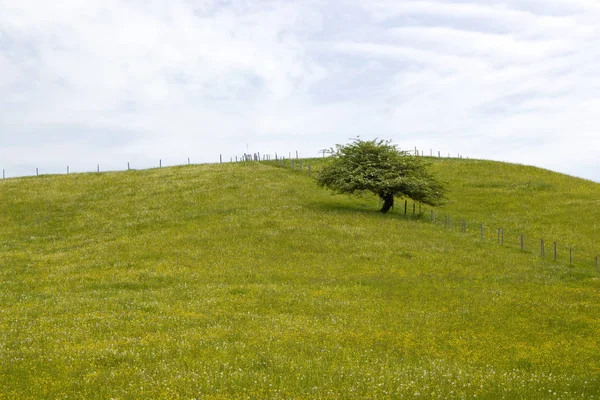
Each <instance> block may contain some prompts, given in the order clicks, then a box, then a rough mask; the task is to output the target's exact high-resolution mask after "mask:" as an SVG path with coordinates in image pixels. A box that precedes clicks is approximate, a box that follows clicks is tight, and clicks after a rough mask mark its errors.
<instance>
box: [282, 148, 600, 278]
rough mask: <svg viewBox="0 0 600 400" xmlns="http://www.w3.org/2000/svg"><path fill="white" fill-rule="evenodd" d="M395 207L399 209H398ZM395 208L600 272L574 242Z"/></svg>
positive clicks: (419, 207)
mask: <svg viewBox="0 0 600 400" xmlns="http://www.w3.org/2000/svg"><path fill="white" fill-rule="evenodd" d="M415 153H416V152H415ZM275 164H276V165H278V166H280V167H282V168H289V169H290V170H291V171H298V172H304V171H306V173H307V174H308V175H309V176H311V175H312V174H313V172H314V171H313V169H312V168H311V165H310V163H307V162H304V163H303V162H302V160H294V159H285V158H280V159H278V160H277V161H276V162H275ZM398 207H401V208H400V209H398ZM396 211H398V212H399V213H401V215H403V217H404V218H406V219H413V220H419V221H422V222H428V223H431V224H433V225H436V226H439V227H441V228H443V229H447V230H449V231H453V232H458V233H460V234H462V235H465V237H470V238H473V239H477V240H481V241H482V242H486V243H489V244H497V245H499V246H502V247H506V248H511V249H515V250H519V251H521V252H523V253H526V254H531V255H532V256H537V257H541V258H544V259H547V260H551V261H554V262H556V263H560V264H565V265H569V266H581V267H588V268H590V267H591V268H595V269H596V272H599V273H600V267H599V256H598V254H599V252H598V251H594V250H591V249H589V248H585V247H583V246H581V245H579V244H577V243H571V244H569V243H565V242H564V241H561V240H557V239H556V238H542V237H539V238H537V237H534V236H532V235H530V234H526V233H524V232H522V231H520V230H519V229H515V228H512V227H506V226H497V225H492V224H491V223H486V222H482V221H473V220H468V219H466V218H462V217H458V216H455V215H454V216H453V215H450V214H448V213H446V214H444V213H442V214H440V213H439V212H436V211H435V210H434V209H430V208H426V207H424V205H423V204H421V203H418V202H409V201H408V200H404V201H400V202H396Z"/></svg>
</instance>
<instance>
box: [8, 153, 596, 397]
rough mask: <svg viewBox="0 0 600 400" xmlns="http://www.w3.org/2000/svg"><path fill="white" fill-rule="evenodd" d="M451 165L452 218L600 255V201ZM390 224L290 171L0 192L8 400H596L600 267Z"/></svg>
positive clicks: (179, 170)
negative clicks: (599, 248) (598, 248)
mask: <svg viewBox="0 0 600 400" xmlns="http://www.w3.org/2000/svg"><path fill="white" fill-rule="evenodd" d="M433 161H434V165H433V168H435V169H436V170H437V171H438V173H439V174H440V175H441V176H442V178H443V179H445V180H446V181H448V185H449V188H450V193H449V197H450V200H451V201H450V202H449V203H448V204H447V205H446V206H444V207H443V208H442V209H440V210H438V211H437V213H438V214H439V215H440V216H441V215H444V214H445V213H447V214H448V215H455V216H458V215H460V217H461V218H465V219H468V220H469V228H471V225H472V224H474V223H475V222H477V223H479V222H485V223H486V224H489V225H490V226H495V225H498V224H501V225H505V226H506V228H507V230H508V228H511V229H514V230H515V232H516V231H518V230H523V231H524V233H525V234H527V235H528V237H529V236H532V237H534V236H536V235H537V236H540V235H544V236H546V235H547V237H548V239H549V240H550V238H552V240H559V241H561V243H562V241H565V243H566V242H568V241H573V242H576V243H577V245H578V246H580V247H584V246H585V247H586V248H589V249H590V251H592V249H594V248H595V246H594V241H595V240H596V238H598V237H599V235H598V233H600V232H599V229H600V227H599V223H598V221H600V215H598V214H599V210H598V207H597V205H598V201H599V200H600V185H598V184H593V183H590V182H587V181H582V180H577V179H574V178H570V177H565V176H562V175H559V174H554V173H550V172H548V171H542V170H538V169H534V168H530V167H523V166H514V165H509V164H501V163H492V162H480V161H474V160H446V159H444V160H433ZM305 168H306V167H305ZM377 209H378V205H377V200H376V199H374V198H373V197H372V196H363V197H348V196H337V195H335V196H334V195H331V194H330V193H328V192H325V191H323V190H321V189H318V188H317V187H316V186H315V185H314V183H313V182H312V180H311V179H310V178H309V177H308V176H307V174H306V171H305V172H304V173H299V172H295V173H293V172H291V171H290V170H288V169H284V168H279V167H276V166H274V163H272V164H270V165H267V164H256V163H246V164H241V163H240V164H223V165H201V166H191V167H176V168H163V169H153V170H145V171H128V172H119V173H105V174H75V175H69V176H42V177H38V178H23V179H10V180H4V181H1V182H0V224H1V226H2V229H1V230H0V265H1V268H0V398H6V399H14V398H31V399H34V398H35V399H37V398H81V399H89V398H122V399H130V398H131V399H133V398H203V399H210V398H223V399H225V398H414V397H415V396H416V395H417V393H418V394H419V395H420V396H421V397H423V398H474V397H475V396H477V398H488V399H497V398H503V397H504V398H562V399H565V398H598V397H599V396H598V393H600V343H599V340H600V339H599V333H600V317H599V315H600V298H599V296H598V293H599V289H600V281H599V279H598V278H599V276H600V275H599V274H598V273H597V272H596V271H595V268H593V267H592V266H591V265H587V264H585V263H574V265H572V266H570V265H568V262H564V260H562V259H561V260H559V262H556V263H555V262H553V261H552V257H548V256H547V257H539V256H537V255H535V254H533V253H534V252H533V251H530V252H521V251H519V250H518V249H516V248H514V246H512V247H511V246H504V247H502V246H498V245H496V244H495V243H493V240H491V239H489V238H488V240H481V239H479V238H478V235H477V233H476V232H472V231H471V230H470V231H469V233H468V234H462V233H460V232H459V231H458V230H457V229H443V227H440V225H439V224H431V223H430V222H428V216H427V214H426V215H425V217H424V218H422V219H416V218H415V219H405V218H404V216H403V209H402V210H401V209H400V207H397V209H396V210H395V211H394V212H392V213H390V214H388V215H380V214H379V213H378V212H377ZM498 226H500V225H498ZM540 237H541V236H540Z"/></svg>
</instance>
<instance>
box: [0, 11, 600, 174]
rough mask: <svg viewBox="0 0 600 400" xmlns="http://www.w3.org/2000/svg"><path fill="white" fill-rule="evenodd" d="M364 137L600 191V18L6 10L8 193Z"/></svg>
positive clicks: (1, 50) (2, 125)
mask: <svg viewBox="0 0 600 400" xmlns="http://www.w3.org/2000/svg"><path fill="white" fill-rule="evenodd" d="M357 136H359V137H360V138H362V139H373V138H380V139H390V140H392V141H393V142H394V143H395V144H397V145H399V147H400V148H402V149H407V150H410V149H413V150H414V149H415V147H416V148H417V149H418V150H419V151H423V152H425V153H426V154H428V153H430V152H431V153H433V154H436V155H437V152H438V151H439V152H440V154H442V155H443V156H448V155H451V156H458V155H459V154H460V155H461V156H463V157H469V158H482V159H492V160H499V161H508V162H516V163H520V164H527V165H534V166H538V167H542V168H547V169H551V170H554V171H559V172H562V173H566V174H569V175H575V176H579V177H583V178H586V179H591V180H595V181H598V182H600V1H598V0H497V1H496V0H488V1H483V0H481V1H475V0H472V1H469V0H463V1H453V0H424V1H421V0H379V1H377V0H328V1H325V0H321V1H316V0H303V1H295V0H168V1H167V0H165V1H155V0H128V1H124V0H57V1H53V2H50V1H45V0H0V168H2V169H4V171H5V176H6V177H14V176H24V175H32V174H35V168H39V171H40V173H63V172H65V170H66V166H67V165H68V166H69V167H70V171H72V172H86V171H94V170H96V169H97V165H98V164H99V165H100V168H101V170H122V169H126V168H127V163H128V162H130V165H131V168H150V167H156V166H158V164H159V160H161V161H160V162H161V163H162V165H177V164H185V163H187V160H188V158H190V160H191V162H192V163H205V162H218V161H219V158H220V155H222V157H223V160H224V161H227V160H230V159H231V158H235V157H236V156H240V155H241V154H243V153H245V152H249V153H256V152H260V153H261V154H271V155H274V154H275V153H276V152H277V153H278V154H279V155H282V154H283V155H285V156H288V155H289V154H290V152H291V153H292V154H294V155H295V152H296V151H298V153H299V155H300V157H316V156H318V155H319V151H320V150H321V149H325V148H331V147H332V146H335V145H336V144H340V143H342V144H343V143H348V142H349V141H350V140H351V138H355V137H357Z"/></svg>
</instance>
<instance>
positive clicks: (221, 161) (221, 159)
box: [188, 157, 223, 165]
mask: <svg viewBox="0 0 600 400" xmlns="http://www.w3.org/2000/svg"><path fill="white" fill-rule="evenodd" d="M221 162H223V159H221ZM188 165H190V158H189V157H188Z"/></svg>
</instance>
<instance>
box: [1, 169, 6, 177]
mask: <svg viewBox="0 0 600 400" xmlns="http://www.w3.org/2000/svg"><path fill="white" fill-rule="evenodd" d="M2 179H6V174H5V170H2Z"/></svg>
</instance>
